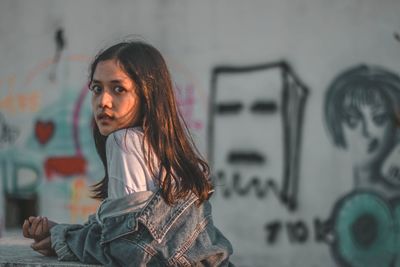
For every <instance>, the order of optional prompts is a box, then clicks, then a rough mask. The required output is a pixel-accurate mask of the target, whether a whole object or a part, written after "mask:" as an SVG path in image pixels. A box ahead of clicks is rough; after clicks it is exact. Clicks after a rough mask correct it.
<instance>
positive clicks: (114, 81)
mask: <svg viewBox="0 0 400 267" xmlns="http://www.w3.org/2000/svg"><path fill="white" fill-rule="evenodd" d="M125 80H126V79H113V80H111V81H108V82H107V83H113V84H121V83H124V81H125ZM92 83H102V81H100V80H96V79H93V80H92Z"/></svg>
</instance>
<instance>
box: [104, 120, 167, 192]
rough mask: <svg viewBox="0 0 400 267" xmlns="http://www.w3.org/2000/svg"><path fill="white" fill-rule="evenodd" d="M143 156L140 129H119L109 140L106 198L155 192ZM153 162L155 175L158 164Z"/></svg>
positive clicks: (154, 180) (153, 183) (156, 187)
mask: <svg viewBox="0 0 400 267" xmlns="http://www.w3.org/2000/svg"><path fill="white" fill-rule="evenodd" d="M144 155H145V153H144V151H143V129H142V128H141V127H134V128H128V129H121V130H118V131H115V132H113V133H111V134H110V135H109V136H108V138H107V143H106V156H107V168H108V198H110V199H115V198H120V197H124V196H126V195H129V194H132V193H134V192H141V191H153V192H155V191H157V189H158V186H157V181H156V177H153V176H152V174H151V172H150V169H149V168H148V166H147V164H146V161H145V158H144ZM153 158H154V163H155V164H154V167H155V173H156V174H158V172H159V168H158V160H157V159H156V157H153Z"/></svg>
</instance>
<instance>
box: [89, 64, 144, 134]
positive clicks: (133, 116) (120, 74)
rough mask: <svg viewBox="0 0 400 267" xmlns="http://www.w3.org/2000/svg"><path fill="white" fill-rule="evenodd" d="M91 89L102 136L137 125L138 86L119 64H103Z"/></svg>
mask: <svg viewBox="0 0 400 267" xmlns="http://www.w3.org/2000/svg"><path fill="white" fill-rule="evenodd" d="M89 88H90V90H91V91H92V93H93V96H92V108H93V114H94V118H95V121H96V124H97V126H98V127H99V130H100V133H101V134H102V135H105V136H106V135H109V134H110V133H112V132H114V131H116V130H118V129H122V128H126V127H129V126H134V125H135V123H136V122H137V120H138V114H139V110H140V103H139V98H138V96H137V94H136V86H135V83H134V82H133V80H132V79H131V78H130V77H129V76H128V75H127V74H126V73H125V71H124V70H123V69H122V68H121V67H120V65H119V64H118V62H117V61H115V60H105V61H101V62H99V63H98V65H97V67H96V70H95V72H94V75H93V80H92V81H91V83H90V87H89Z"/></svg>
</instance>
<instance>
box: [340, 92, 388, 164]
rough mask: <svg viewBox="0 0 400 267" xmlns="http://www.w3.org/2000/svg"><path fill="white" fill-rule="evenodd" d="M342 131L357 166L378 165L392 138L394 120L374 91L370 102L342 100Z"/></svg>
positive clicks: (382, 100)
mask: <svg viewBox="0 0 400 267" xmlns="http://www.w3.org/2000/svg"><path fill="white" fill-rule="evenodd" d="M344 113H345V120H344V121H343V124H342V125H343V134H344V137H345V140H346V143H347V146H348V149H349V151H350V153H351V154H352V157H353V163H354V166H355V167H357V168H378V167H380V164H381V163H382V161H383V160H384V159H385V158H386V156H387V155H388V153H389V152H390V151H391V149H392V146H393V144H394V142H395V131H396V130H395V127H396V126H395V122H394V120H393V117H392V116H391V114H392V111H391V110H389V105H388V104H387V103H385V101H384V99H383V98H382V96H380V95H379V94H376V96H375V100H374V101H373V103H363V104H360V105H354V104H352V101H351V100H350V98H349V97H348V98H346V99H345V103H344Z"/></svg>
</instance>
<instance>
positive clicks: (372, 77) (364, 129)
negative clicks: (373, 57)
mask: <svg viewBox="0 0 400 267" xmlns="http://www.w3.org/2000/svg"><path fill="white" fill-rule="evenodd" d="M399 114H400V77H399V76H398V75H396V74H394V73H393V72H390V71H388V70H386V69H384V68H381V67H375V66H367V65H361V66H356V67H353V68H351V69H349V70H346V71H345V72H343V73H342V74H340V75H339V76H337V77H336V78H335V79H334V81H333V82H332V84H331V85H330V87H329V88H328V91H327V94H326V98H325V119H326V124H327V128H328V130H329V133H330V135H331V137H332V140H333V143H334V145H335V146H337V147H339V148H342V149H345V150H347V151H349V153H350V155H351V158H352V166H353V181H354V192H351V193H350V194H348V195H347V196H345V197H343V198H342V199H340V200H339V201H338V202H337V203H336V204H335V207H334V211H333V213H332V218H331V220H332V222H333V228H332V231H333V234H334V242H333V243H332V246H331V249H332V251H333V254H334V255H335V258H336V259H337V261H338V262H340V263H341V264H343V265H346V266H351V267H353V266H398V264H399V263H400V262H399V258H398V256H397V252H396V251H398V247H399V244H398V242H399V238H398V235H399V234H398V229H399V226H397V223H398V218H397V216H398V214H400V213H398V209H397V206H398V205H397V204H396V203H398V201H397V199H399V196H400V177H399V171H398V170H399V163H398V162H399V153H398V149H397V145H398V137H399V134H400V132H399V126H398V121H399V120H398V116H399ZM393 203H395V204H393Z"/></svg>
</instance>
